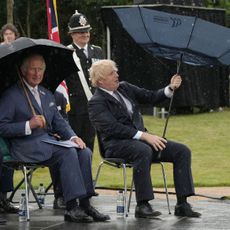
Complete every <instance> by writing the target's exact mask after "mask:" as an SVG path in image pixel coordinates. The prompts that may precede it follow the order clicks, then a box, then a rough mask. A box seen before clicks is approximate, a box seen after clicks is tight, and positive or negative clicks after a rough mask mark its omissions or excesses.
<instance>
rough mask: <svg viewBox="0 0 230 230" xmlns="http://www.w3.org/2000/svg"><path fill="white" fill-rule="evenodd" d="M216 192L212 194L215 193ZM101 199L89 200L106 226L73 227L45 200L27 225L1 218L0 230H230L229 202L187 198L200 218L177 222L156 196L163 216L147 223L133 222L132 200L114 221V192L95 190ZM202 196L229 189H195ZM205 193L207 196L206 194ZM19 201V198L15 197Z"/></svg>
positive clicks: (50, 199) (49, 198) (172, 198)
mask: <svg viewBox="0 0 230 230" xmlns="http://www.w3.org/2000/svg"><path fill="white" fill-rule="evenodd" d="M214 191H215V192H214ZM98 192H100V195H99V196H98V197H94V198H93V199H92V203H93V204H94V206H95V207H97V208H98V209H99V210H100V211H102V212H105V213H107V214H109V215H110V216H111V221H110V222H107V223H92V224H76V223H66V222H64V221H63V211H60V210H53V209H52V202H53V196H52V195H49V196H47V197H46V205H45V208H43V209H42V210H39V209H38V208H37V205H35V204H34V203H31V204H30V210H31V212H30V214H31V220H30V222H26V223H19V222H18V216H17V215H16V214H15V215H3V216H4V217H5V218H6V219H7V220H8V222H7V225H5V226H0V230H1V229H4V230H16V229H20V230H30V229H31V230H38V229H39V230H44V229H53V230H57V229H58V230H67V229H68V230H73V229H80V230H113V229H114V230H115V229H119V230H123V229H124V230H142V229H143V230H148V229H151V230H152V229H157V230H158V229H159V230H167V229H170V230H185V229H186V230H220V229H226V230H227V229H228V230H229V229H230V201H229V200H216V199H207V198H203V197H199V198H196V197H193V198H190V202H191V204H192V205H193V207H194V209H195V210H197V211H199V212H201V213H202V217H201V218H178V217H175V216H174V215H173V214H171V215H170V214H168V212H167V204H166V201H165V197H164V195H161V194H156V199H155V200H154V201H152V202H151V203H152V205H153V206H154V208H155V209H157V210H159V211H161V212H162V215H161V216H160V217H159V218H155V219H151V220H147V219H136V218H135V217H134V210H135V201H134V200H135V199H134V198H133V200H132V203H131V209H130V214H129V217H128V218H117V216H116V211H115V210H116V194H117V192H116V191H107V190H106V191H105V190H103V191H102V190H98ZM198 192H199V193H202V194H204V195H213V196H215V197H220V196H223V195H224V196H225V195H229V194H230V193H228V192H229V189H226V188H215V190H214V189H210V188H202V189H199V188H198V189H197V193H198ZM206 193H207V194H206ZM16 199H18V196H17V197H16ZM175 203H176V199H175V196H174V195H170V207H171V209H172V212H173V209H174V206H175Z"/></svg>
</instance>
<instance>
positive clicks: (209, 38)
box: [114, 7, 230, 66]
mask: <svg viewBox="0 0 230 230" xmlns="http://www.w3.org/2000/svg"><path fill="white" fill-rule="evenodd" d="M114 11H115V13H116V14H117V16H118V18H119V19H120V21H121V24H122V27H123V28H124V30H126V31H127V32H128V33H129V35H130V36H131V37H132V39H134V41H135V42H136V43H137V44H139V45H140V46H141V47H143V48H144V49H145V50H146V51H147V52H150V53H151V54H152V55H154V56H158V57H163V58H167V59H172V60H180V59H181V57H182V56H183V57H182V59H181V61H182V62H185V63H187V64H192V65H208V66H212V65H217V64H224V65H229V64H230V29H229V28H226V27H224V26H220V25H217V24H214V23H211V22H208V21H205V20H202V19H200V18H197V17H191V16H182V15H177V14H170V13H166V12H162V11H156V10H151V9H146V8H144V7H131V8H115V9H114Z"/></svg>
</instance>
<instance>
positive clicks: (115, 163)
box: [94, 131, 171, 217]
mask: <svg viewBox="0 0 230 230" xmlns="http://www.w3.org/2000/svg"><path fill="white" fill-rule="evenodd" d="M97 139H98V148H99V153H100V156H101V158H102V161H101V162H100V164H99V166H98V169H97V172H96V177H95V180H94V188H96V184H97V181H98V178H99V174H100V171H101V167H102V165H104V164H106V165H108V166H112V167H114V168H122V171H123V180H124V204H125V205H124V206H125V213H124V215H125V217H128V213H129V208H130V203H131V198H132V192H133V190H134V182H133V178H132V181H131V187H130V193H129V198H128V193H127V173H126V169H127V168H133V163H132V162H128V161H126V160H124V159H122V158H106V157H105V150H104V147H103V144H102V142H101V137H100V133H99V132H98V131H97ZM154 163H156V164H160V165H161V170H162V175H163V180H164V188H165V194H166V201H167V207H168V212H169V214H171V211H170V205H169V195H168V187H167V180H166V174H165V169H164V164H163V163H162V162H154Z"/></svg>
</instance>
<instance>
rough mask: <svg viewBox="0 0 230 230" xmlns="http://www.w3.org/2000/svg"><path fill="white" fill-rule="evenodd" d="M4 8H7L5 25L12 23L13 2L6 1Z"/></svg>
mask: <svg viewBox="0 0 230 230" xmlns="http://www.w3.org/2000/svg"><path fill="white" fill-rule="evenodd" d="M6 8H7V23H13V22H14V18H13V8H14V0H6Z"/></svg>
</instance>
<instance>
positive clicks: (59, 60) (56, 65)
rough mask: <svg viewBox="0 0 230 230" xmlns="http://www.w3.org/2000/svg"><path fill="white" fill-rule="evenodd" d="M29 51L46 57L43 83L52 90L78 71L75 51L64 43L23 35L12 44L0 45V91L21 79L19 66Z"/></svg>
mask: <svg viewBox="0 0 230 230" xmlns="http://www.w3.org/2000/svg"><path fill="white" fill-rule="evenodd" d="M29 53H38V54H41V55H42V56H43V57H44V59H45V62H46V72H45V76H44V80H43V82H42V85H44V86H45V87H46V88H48V89H50V90H51V91H52V92H54V91H55V89H56V88H57V86H58V85H59V84H60V83H61V81H62V80H64V79H65V78H67V77H68V76H69V75H70V74H71V73H73V72H75V71H78V69H77V67H76V65H75V63H74V61H73V57H72V53H73V51H72V50H70V49H69V48H67V47H65V46H64V45H62V44H59V43H56V42H54V41H51V40H47V39H31V38H26V37H21V38H18V39H17V40H15V41H14V42H12V43H11V44H4V45H0V93H1V92H2V91H3V90H5V89H6V88H8V87H9V86H10V85H12V84H13V83H15V82H16V81H18V80H19V76H18V72H17V68H18V66H19V65H20V63H21V61H22V59H23V57H24V56H25V55H28V54H29Z"/></svg>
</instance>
